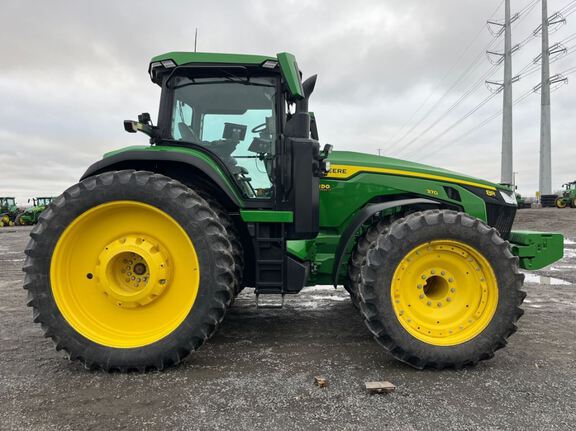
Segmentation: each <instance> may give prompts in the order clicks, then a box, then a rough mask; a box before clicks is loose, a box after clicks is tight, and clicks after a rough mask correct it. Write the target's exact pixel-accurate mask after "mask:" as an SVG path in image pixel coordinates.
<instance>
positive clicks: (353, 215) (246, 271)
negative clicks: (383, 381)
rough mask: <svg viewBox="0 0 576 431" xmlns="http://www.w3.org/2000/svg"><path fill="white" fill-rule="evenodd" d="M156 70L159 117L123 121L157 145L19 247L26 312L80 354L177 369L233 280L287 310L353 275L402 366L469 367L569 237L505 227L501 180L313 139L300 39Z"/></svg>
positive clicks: (76, 188)
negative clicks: (293, 47) (293, 45)
mask: <svg viewBox="0 0 576 431" xmlns="http://www.w3.org/2000/svg"><path fill="white" fill-rule="evenodd" d="M148 72H149V74H150V78H151V80H152V82H154V84H156V85H158V86H159V87H160V89H161V95H160V111H159V116H158V123H157V125H154V124H152V122H151V119H150V115H149V114H147V113H143V114H140V115H139V116H138V121H129V120H126V121H125V122H124V128H125V130H126V131H128V132H137V131H140V132H143V133H144V134H146V135H147V136H148V138H149V139H150V144H151V145H141V146H132V147H127V148H122V149H118V150H116V151H113V152H110V153H107V154H105V155H104V157H103V158H102V159H101V160H99V161H97V162H96V163H94V164H93V165H92V166H90V167H89V168H88V170H87V171H86V172H85V174H84V175H83V177H82V178H81V180H80V182H79V183H77V184H75V185H73V186H71V187H70V188H69V189H68V190H66V191H65V192H64V193H63V194H62V195H60V196H59V197H58V198H56V199H55V200H54V202H52V203H51V204H50V206H49V207H48V210H47V211H46V212H45V214H44V215H43V216H42V217H41V218H40V221H39V223H38V224H37V225H36V227H35V228H34V229H33V230H32V232H31V233H30V237H31V239H30V242H29V244H28V247H27V248H26V255H27V258H26V263H25V264H24V271H25V272H26V277H25V282H24V288H25V289H27V290H28V293H29V295H28V301H27V303H28V305H29V306H31V307H33V308H34V321H35V322H36V323H39V324H41V326H42V329H43V330H44V332H45V334H46V336H47V337H51V338H52V339H53V340H54V342H55V343H56V348H57V349H59V350H60V349H62V350H64V351H66V352H67V353H68V356H69V358H70V359H71V360H78V361H80V362H82V363H83V364H84V365H85V366H86V367H88V368H101V369H104V370H120V371H128V370H140V371H145V370H150V369H162V368H165V367H167V366H170V365H174V364H177V363H179V362H180V361H181V360H182V359H183V358H184V357H186V356H187V355H188V354H189V353H190V352H191V351H195V350H197V349H198V348H200V346H201V345H202V344H203V343H204V342H205V341H206V340H207V339H208V338H210V337H211V336H212V335H213V334H214V332H215V331H216V330H217V328H218V327H219V326H220V323H221V322H222V319H223V318H224V316H225V314H226V312H227V310H228V308H229V307H230V306H231V304H232V301H233V299H234V297H235V296H236V295H238V293H239V292H240V291H241V290H242V289H244V288H253V289H254V293H255V294H256V306H258V298H259V296H261V295H278V296H277V297H276V298H278V300H277V303H278V305H281V304H282V301H283V298H284V295H290V294H297V293H298V292H300V291H301V290H302V288H303V287H304V286H313V285H333V286H334V287H337V286H343V287H344V288H345V289H347V290H348V292H349V294H350V297H351V300H352V302H353V304H354V305H355V306H356V308H357V309H358V312H359V313H361V315H362V317H363V319H364V322H365V324H366V326H367V328H368V330H369V331H370V332H371V333H372V335H373V336H374V338H375V339H376V340H377V341H378V343H379V344H380V345H382V346H383V347H384V348H385V349H386V350H387V351H388V352H390V354H391V355H393V356H394V357H396V358H397V359H399V360H400V361H403V362H405V363H407V364H410V365H411V366H413V367H416V368H419V369H421V368H436V369H440V368H446V367H452V368H461V367H464V366H467V365H473V364H476V363H477V362H479V361H482V360H485V359H490V358H492V357H493V356H494V353H495V352H496V350H498V349H500V348H502V347H504V346H505V345H506V343H507V339H508V337H509V336H510V335H511V334H513V333H514V332H515V331H516V322H517V320H518V319H519V318H520V316H521V315H522V313H523V311H522V309H521V308H520V307H521V304H522V301H523V300H524V297H525V296H526V293H525V292H524V291H522V283H523V281H524V276H523V275H522V273H521V272H520V268H522V269H525V270H534V269H539V268H542V267H544V266H547V265H549V264H551V263H553V262H555V261H556V260H558V259H560V258H561V257H562V254H563V238H562V235H560V234H554V233H539V232H527V231H521V232H516V231H513V230H512V225H513V222H514V217H515V214H516V210H517V201H516V196H515V195H514V192H513V190H511V189H510V188H509V187H503V186H501V185H499V184H493V183H491V182H488V181H484V180H481V179H477V178H473V177H470V176H468V175H463V174H458V173H455V172H451V171H448V170H445V169H441V168H436V167H432V166H428V165H423V164H418V163H413V162H409V161H405V160H398V159H393V158H389V157H380V156H376V155H372V154H362V153H358V152H351V151H332V146H331V145H325V146H324V148H323V149H322V148H321V147H320V144H319V141H318V139H319V138H318V128H317V122H316V119H317V118H318V116H317V115H313V114H312V113H311V112H310V111H309V109H308V107H309V99H310V96H311V94H312V91H313V90H314V86H315V83H316V76H312V77H311V78H308V79H307V80H305V81H302V79H301V77H302V75H301V72H300V70H299V68H298V64H297V62H296V59H295V57H294V56H293V55H292V54H289V53H280V54H278V55H277V56H272V57H270V56H259V55H242V54H215V53H197V52H170V53H167V54H164V55H161V56H158V57H155V58H153V59H152V61H151V62H150V64H149V68H148ZM342 85H354V82H353V81H351V82H348V83H342ZM346 118H348V117H346ZM346 118H345V117H343V118H342V121H343V122H344V123H346V127H350V124H348V123H349V122H350V118H348V119H346ZM383 138H384V136H383ZM346 145H347V146H348V147H353V146H358V147H364V146H365V143H364V142H362V140H361V139H360V138H359V140H358V142H347V143H346ZM259 324H260V325H263V326H265V325H267V319H262V320H261V321H260V322H259ZM284 329H285V331H286V333H287V334H288V333H289V332H290V331H292V330H294V328H293V327H292V326H291V325H289V324H288V325H286V326H285V328H284ZM249 336H250V334H246V337H247V338H248V337H249ZM287 336H289V335H287ZM230 360H231V361H233V360H235V358H230Z"/></svg>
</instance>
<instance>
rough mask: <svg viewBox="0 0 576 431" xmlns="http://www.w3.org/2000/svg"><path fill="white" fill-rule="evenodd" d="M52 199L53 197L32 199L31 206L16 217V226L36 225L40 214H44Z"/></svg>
mask: <svg viewBox="0 0 576 431" xmlns="http://www.w3.org/2000/svg"><path fill="white" fill-rule="evenodd" d="M53 199H54V198H53V197H43V198H33V199H32V206H31V207H29V208H26V209H25V210H24V211H22V212H21V213H19V214H18V215H17V216H16V220H15V221H16V224H17V225H19V226H28V225H33V224H36V223H38V219H39V217H40V214H42V213H43V212H44V210H45V209H46V208H47V207H48V205H50V202H52V200H53ZM28 202H30V199H28Z"/></svg>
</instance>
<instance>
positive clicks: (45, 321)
mask: <svg viewBox="0 0 576 431" xmlns="http://www.w3.org/2000/svg"><path fill="white" fill-rule="evenodd" d="M115 200H134V201H139V202H143V203H146V204H149V205H152V206H155V207H157V208H159V209H161V210H162V211H164V212H166V213H167V214H169V215H170V216H172V217H173V218H174V219H175V220H176V221H177V222H178V223H179V224H180V226H181V227H182V228H183V229H184V231H185V232H186V233H187V234H188V236H189V237H190V238H191V239H193V241H194V244H195V249H196V253H197V256H198V262H199V264H200V267H201V268H205V269H204V270H203V271H201V272H200V287H199V291H198V294H197V297H196V300H195V302H194V304H193V306H192V308H191V310H190V311H189V313H188V315H187V316H186V317H185V319H184V321H183V322H182V323H181V324H180V325H179V326H178V327H177V328H176V329H175V330H173V331H172V332H171V333H169V334H168V335H167V336H165V337H164V338H162V339H160V340H159V341H156V342H154V343H152V344H148V345H144V346H142V347H138V348H123V349H118V348H112V347H106V346H103V345H101V344H97V343H95V342H93V341H91V340H89V339H87V338H85V337H84V336H82V335H81V334H79V333H78V332H76V331H75V330H74V329H73V328H72V326H71V325H70V324H69V323H68V322H67V321H66V320H65V318H64V317H63V315H62V314H61V312H60V310H59V309H58V306H57V305H56V302H55V300H54V296H53V293H52V288H51V285H50V276H49V273H50V264H51V258H52V253H53V251H54V247H55V246H56V243H57V241H58V239H59V238H60V236H61V234H62V233H63V231H64V230H65V228H66V227H67V226H68V225H69V224H70V223H71V222H72V221H73V220H74V219H76V218H77V217H78V216H79V215H81V214H83V213H84V212H85V211H87V210H89V209H91V208H93V207H95V206H97V205H100V204H103V203H106V202H111V201H115ZM30 236H31V240H30V242H29V243H28V246H27V248H26V251H25V253H26V255H27V258H26V262H25V265H24V272H25V273H26V277H25V282H24V288H25V289H26V290H28V305H29V306H31V307H33V310H34V322H36V323H40V324H41V326H42V329H43V331H44V335H45V336H46V337H50V338H51V339H52V340H53V341H54V343H55V344H56V349H57V350H64V351H65V352H66V353H67V354H68V356H69V358H70V360H78V361H80V362H81V363H83V364H84V366H85V367H87V368H89V369H103V370H106V371H111V370H118V371H121V372H126V371H129V370H137V371H141V372H142V371H145V370H149V369H158V370H161V369H163V368H165V367H168V366H171V365H175V364H178V363H179V362H180V361H181V360H182V359H183V358H184V357H186V356H187V355H188V354H189V353H190V352H191V351H194V350H197V349H198V348H199V347H200V346H201V345H202V344H203V343H204V342H205V341H206V340H207V339H208V338H210V337H211V336H212V335H213V334H214V332H215V331H216V329H217V328H218V326H219V325H220V323H221V321H222V319H223V318H224V314H225V312H226V308H227V306H228V304H229V303H230V301H231V293H230V292H231V290H232V286H233V285H234V283H235V279H234V272H233V271H232V268H233V265H234V262H233V258H232V254H231V248H230V242H229V241H228V238H227V236H226V231H225V229H224V227H223V226H222V224H221V223H220V221H219V220H218V216H217V215H216V213H215V212H214V211H213V210H212V209H211V208H210V207H209V205H208V204H207V202H206V201H205V200H204V199H202V198H201V197H200V196H199V195H198V194H197V193H195V192H194V191H193V190H191V189H190V188H188V187H186V186H184V185H183V184H181V183H179V182H177V181H175V180H173V179H171V178H168V177H166V176H163V175H159V174H155V173H152V172H145V171H134V170H124V171H115V172H106V173H103V174H100V175H97V176H94V177H90V178H87V179H85V180H83V181H82V182H80V183H78V184H76V185H74V186H72V187H70V188H69V189H68V190H66V191H65V192H64V193H63V194H62V195H61V196H60V197H58V198H57V199H55V200H54V201H53V202H52V203H51V204H50V206H49V207H48V208H47V209H46V211H44V212H43V213H42V215H41V216H40V219H39V222H38V224H37V225H36V227H35V228H34V229H33V230H32V232H31V234H30Z"/></svg>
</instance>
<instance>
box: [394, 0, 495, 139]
mask: <svg viewBox="0 0 576 431" xmlns="http://www.w3.org/2000/svg"><path fill="white" fill-rule="evenodd" d="M504 2H505V0H502V1H501V2H500V3H499V4H498V6H497V7H496V9H495V10H494V12H492V14H491V15H490V18H492V17H493V16H494V15H495V14H496V13H497V12H498V11H499V10H500V8H501V7H502V5H503V4H504ZM483 31H484V25H483V26H482V28H481V29H480V30H479V31H478V33H477V34H476V35H475V36H474V38H473V39H472V41H471V42H470V43H469V44H468V45H467V46H466V48H464V50H463V51H462V52H461V53H460V55H459V56H458V59H457V60H456V61H455V62H454V63H453V65H452V66H451V67H450V69H449V71H448V72H447V73H446V74H444V76H443V77H442V78H441V79H440V81H438V83H437V84H436V85H435V86H434V88H436V87H438V86H440V85H441V84H442V83H443V82H444V81H445V80H446V78H447V77H448V76H449V75H450V74H451V73H452V71H453V70H454V69H455V67H456V66H457V65H458V64H459V63H460V61H461V59H462V58H463V57H464V55H465V54H466V53H467V52H468V51H469V50H470V48H471V47H472V46H473V44H474V42H476V40H477V39H478V37H480V35H481V34H482V32H483ZM495 43H496V40H495V39H494V40H492V41H491V42H490V43H489V44H488V46H487V47H486V48H485V49H490V48H491V47H492V46H493V45H494V44H495ZM482 56H483V54H482V53H481V54H479V55H478V56H477V57H475V58H474V59H473V60H472V63H471V64H470V65H469V66H468V67H467V68H466V70H465V71H464V72H463V73H462V74H461V75H460V76H459V77H458V78H457V79H456V81H455V82H453V84H452V85H451V86H450V87H449V88H448V89H447V90H446V91H445V92H444V93H443V94H442V95H441V96H440V97H439V98H437V99H436V101H435V103H434V104H433V105H432V107H430V108H429V109H428V110H427V111H426V113H425V114H424V116H422V117H421V118H420V119H419V120H418V121H417V122H416V123H415V124H413V125H412V126H411V127H410V128H409V130H408V131H407V132H406V133H404V134H403V135H402V136H401V137H400V138H398V139H396V136H398V134H399V133H400V132H401V131H402V130H404V129H405V128H406V126H408V124H409V123H410V122H411V121H412V119H414V118H415V117H416V114H417V113H418V112H420V110H421V109H422V108H423V107H424V106H425V105H426V104H427V103H428V101H429V100H430V99H431V98H432V96H433V94H434V90H432V91H431V92H430V93H429V94H428V96H427V97H426V99H425V100H424V101H423V102H422V103H421V104H420V105H419V106H418V108H417V109H416V111H414V112H413V113H412V115H411V116H410V118H409V119H408V120H407V121H406V122H405V123H404V124H403V125H402V127H401V128H400V129H399V130H398V132H396V133H395V134H394V136H393V137H392V138H390V139H389V140H388V141H387V142H386V143H387V144H388V143H390V142H392V141H393V142H392V146H397V145H398V144H399V143H400V142H402V141H403V140H404V139H405V138H406V137H407V136H408V135H410V134H411V133H412V132H413V131H414V130H415V129H416V128H417V127H418V126H419V125H420V124H422V122H424V121H425V120H426V119H427V118H428V117H429V116H430V114H431V113H432V112H433V111H434V109H435V108H436V107H437V106H438V105H439V104H440V103H441V102H442V101H443V100H444V99H445V98H446V96H448V95H449V94H450V93H451V92H452V90H453V89H454V88H455V87H456V86H457V85H458V84H459V83H460V82H461V81H462V80H463V79H464V78H465V77H466V76H467V75H468V74H469V73H470V71H472V70H473V69H474V68H475V66H477V64H478V62H479V61H480V60H481V59H482Z"/></svg>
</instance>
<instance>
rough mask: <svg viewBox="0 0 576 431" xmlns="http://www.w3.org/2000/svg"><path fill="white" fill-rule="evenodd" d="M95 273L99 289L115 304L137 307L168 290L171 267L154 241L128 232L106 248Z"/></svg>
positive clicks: (123, 306) (100, 256)
mask: <svg viewBox="0 0 576 431" xmlns="http://www.w3.org/2000/svg"><path fill="white" fill-rule="evenodd" d="M94 275H95V282H96V283H95V285H96V286H97V288H98V289H100V290H101V291H102V294H103V295H104V296H106V297H107V298H108V299H109V300H111V301H112V302H113V303H114V304H116V305H117V306H118V307H122V308H137V307H142V306H145V305H147V304H149V303H151V302H152V301H155V300H157V299H158V298H159V297H160V296H161V295H162V294H163V293H164V292H165V291H166V289H167V288H168V286H169V281H170V266H169V261H168V258H167V256H166V254H165V253H164V252H162V250H161V248H160V246H159V244H157V243H156V242H155V241H154V240H152V239H150V238H146V237H144V236H142V235H127V236H125V237H122V238H120V239H117V240H115V241H113V242H111V243H109V244H107V245H106V246H105V247H104V249H103V250H102V251H101V252H100V254H99V255H98V263H97V265H96V268H95V269H94ZM87 276H88V278H91V277H90V276H91V274H88V275H87Z"/></svg>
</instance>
